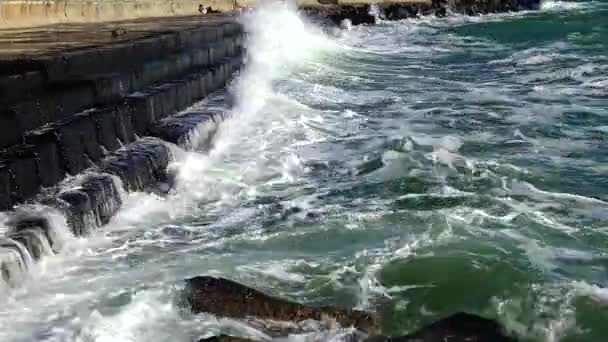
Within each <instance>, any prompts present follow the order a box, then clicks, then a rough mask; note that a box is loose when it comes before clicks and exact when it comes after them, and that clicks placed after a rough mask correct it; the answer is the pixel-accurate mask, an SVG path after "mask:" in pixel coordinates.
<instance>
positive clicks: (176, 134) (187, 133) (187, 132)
mask: <svg viewBox="0 0 608 342" xmlns="http://www.w3.org/2000/svg"><path fill="white" fill-rule="evenodd" d="M200 125H206V128H207V129H206V130H201V129H200ZM216 129H217V125H216V124H215V121H214V118H213V114H212V113H209V112H205V111H192V112H186V113H181V114H179V115H177V116H173V117H170V118H166V119H164V120H161V121H160V122H159V123H158V124H157V125H155V126H154V128H152V129H151V130H150V134H151V135H153V136H155V137H158V138H161V139H163V140H164V141H168V142H171V143H174V144H178V145H182V146H183V145H187V144H188V143H189V141H188V140H189V138H190V137H191V136H192V135H193V134H195V133H198V134H199V136H198V140H199V141H198V143H199V144H201V145H203V146H205V145H208V143H209V141H210V139H211V137H212V136H213V135H214V134H215V131H216Z"/></svg>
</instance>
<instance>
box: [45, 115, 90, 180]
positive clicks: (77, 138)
mask: <svg viewBox="0 0 608 342" xmlns="http://www.w3.org/2000/svg"><path fill="white" fill-rule="evenodd" d="M54 127H55V128H56V129H57V135H58V146H59V155H60V158H61V162H62V168H63V170H64V171H65V172H66V173H68V174H70V175H76V174H78V173H79V172H81V171H83V170H84V169H86V168H88V167H89V166H91V165H90V163H89V161H88V158H87V155H86V147H85V145H84V141H83V136H82V132H81V131H80V130H81V127H80V125H79V124H78V122H77V121H76V120H73V119H72V120H68V121H64V122H61V123H58V124H56V125H54ZM94 134H96V133H94ZM88 138H90V137H87V139H88Z"/></svg>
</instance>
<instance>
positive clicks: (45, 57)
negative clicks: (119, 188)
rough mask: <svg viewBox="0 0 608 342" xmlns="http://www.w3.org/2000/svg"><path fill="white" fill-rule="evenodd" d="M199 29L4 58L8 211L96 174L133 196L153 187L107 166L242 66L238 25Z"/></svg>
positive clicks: (1, 93)
mask: <svg viewBox="0 0 608 342" xmlns="http://www.w3.org/2000/svg"><path fill="white" fill-rule="evenodd" d="M190 23H191V24H190V25H189V26H186V28H184V25H181V26H179V27H178V28H177V29H176V30H175V31H173V32H171V31H169V32H167V31H163V32H162V33H157V32H156V31H150V32H152V33H151V35H147V36H144V37H139V36H138V38H137V39H133V40H127V41H120V42H117V43H111V42H110V43H105V44H103V45H100V46H96V47H83V48H79V49H76V50H73V51H72V50H71V49H66V50H64V51H57V52H52V51H51V52H49V51H47V50H46V46H41V49H43V50H44V52H43V53H41V54H38V55H36V54H28V57H27V58H23V57H21V55H20V54H16V55H15V54H13V55H7V56H4V58H0V97H1V99H0V210H6V209H9V208H11V207H12V206H13V205H15V204H19V203H23V202H24V201H27V200H29V199H32V198H33V197H34V196H35V195H36V194H37V193H39V192H40V190H41V189H43V188H49V187H53V186H55V185H56V184H58V183H59V182H60V181H61V180H62V179H64V178H65V177H66V175H77V174H79V173H81V172H83V171H84V170H86V169H88V168H90V167H93V166H95V165H103V167H102V168H101V172H105V173H108V174H113V175H116V176H118V177H120V178H121V179H122V181H123V183H124V184H125V187H126V189H127V190H141V188H142V184H148V183H150V182H152V181H153V178H154V177H152V176H150V177H148V176H145V177H144V178H145V180H144V181H140V180H138V179H139V178H141V177H140V174H136V175H133V174H132V173H131V171H129V172H126V171H124V170H122V169H121V167H120V165H119V164H121V163H122V162H117V163H109V164H107V163H105V162H104V160H108V158H109V157H111V156H112V152H113V151H115V150H117V149H118V148H120V146H122V145H127V144H129V143H132V142H134V141H135V140H136V138H137V137H142V136H146V135H149V134H152V133H154V132H158V130H157V131H153V130H152V129H153V128H154V125H155V124H156V123H157V122H159V121H160V120H162V119H163V118H166V117H169V116H171V115H173V114H175V113H177V112H178V111H181V110H183V109H185V108H187V107H188V106H190V105H191V104H192V103H194V102H196V101H198V100H200V99H202V98H204V97H206V96H207V95H208V94H209V93H211V92H212V91H215V90H217V89H220V88H222V87H223V85H224V84H225V83H226V82H227V80H228V79H230V77H231V75H232V74H233V73H234V72H235V71H236V70H238V69H239V67H240V65H241V60H242V57H241V56H242V48H243V47H242V45H243V32H242V29H241V27H240V25H239V24H237V23H236V22H235V21H234V19H232V18H230V17H226V18H217V20H216V22H215V23H208V24H207V25H201V24H200V21H199V18H198V17H195V18H193V19H192V21H191V22H190ZM86 27H87V26H84V27H83V29H86ZM146 27H148V26H146ZM164 29H165V30H167V28H166V27H165V28H164ZM0 46H1V45H0ZM0 55H1V54H0ZM182 133H183V132H182ZM159 134H160V133H159ZM175 142H177V141H175ZM133 162H134V163H135V162H139V161H138V160H133ZM142 163H144V164H145V163H146V161H142ZM128 169H129V170H131V169H133V165H131V166H129V168H128ZM138 172H144V171H138ZM146 177H147V178H146Z"/></svg>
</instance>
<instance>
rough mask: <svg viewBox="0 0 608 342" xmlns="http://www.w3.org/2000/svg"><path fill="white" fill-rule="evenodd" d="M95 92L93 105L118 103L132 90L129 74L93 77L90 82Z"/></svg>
mask: <svg viewBox="0 0 608 342" xmlns="http://www.w3.org/2000/svg"><path fill="white" fill-rule="evenodd" d="M91 82H92V84H93V89H94V91H95V103H97V104H104V103H108V102H114V101H118V100H120V99H121V98H123V97H125V96H126V95H127V94H128V93H129V91H131V89H132V88H133V84H132V79H131V73H128V74H124V73H123V74H121V73H112V74H105V75H100V76H95V77H94V78H93V79H92V80H91Z"/></svg>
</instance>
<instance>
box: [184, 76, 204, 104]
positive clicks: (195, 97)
mask: <svg viewBox="0 0 608 342" xmlns="http://www.w3.org/2000/svg"><path fill="white" fill-rule="evenodd" d="M200 79H201V75H200V74H193V75H190V76H188V77H187V80H188V83H189V86H188V87H189V88H190V94H191V96H192V97H191V99H190V104H193V103H195V102H197V101H199V100H201V99H202V98H204V97H205V95H204V93H203V90H202V89H201V82H200Z"/></svg>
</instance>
